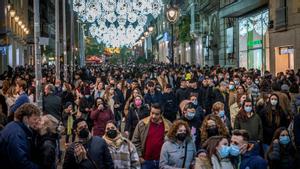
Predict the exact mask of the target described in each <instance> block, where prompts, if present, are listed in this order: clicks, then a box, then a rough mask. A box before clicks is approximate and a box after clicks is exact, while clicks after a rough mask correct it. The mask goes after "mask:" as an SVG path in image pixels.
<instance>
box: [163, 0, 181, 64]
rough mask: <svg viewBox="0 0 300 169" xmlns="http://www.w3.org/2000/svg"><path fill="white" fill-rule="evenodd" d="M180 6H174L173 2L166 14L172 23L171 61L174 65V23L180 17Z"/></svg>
mask: <svg viewBox="0 0 300 169" xmlns="http://www.w3.org/2000/svg"><path fill="white" fill-rule="evenodd" d="M179 14H180V12H179V8H178V7H176V6H174V5H173V4H172V2H171V6H170V7H169V8H168V9H167V11H166V16H167V19H168V21H169V23H170V24H171V57H170V62H171V63H172V65H173V64H174V37H173V36H174V24H175V23H176V22H177V20H178V19H179Z"/></svg>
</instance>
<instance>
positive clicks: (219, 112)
mask: <svg viewBox="0 0 300 169" xmlns="http://www.w3.org/2000/svg"><path fill="white" fill-rule="evenodd" d="M211 111H212V113H213V114H214V115H216V116H219V117H220V119H221V120H222V122H223V123H224V125H225V126H226V128H227V130H228V131H230V130H231V125H230V120H229V119H228V118H227V116H226V114H225V110H224V104H223V103H222V102H216V103H214V104H213V106H212V110H211Z"/></svg>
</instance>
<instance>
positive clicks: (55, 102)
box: [43, 94, 62, 120]
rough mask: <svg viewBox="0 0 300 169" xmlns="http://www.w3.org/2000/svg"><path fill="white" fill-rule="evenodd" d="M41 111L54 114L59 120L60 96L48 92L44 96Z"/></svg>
mask: <svg viewBox="0 0 300 169" xmlns="http://www.w3.org/2000/svg"><path fill="white" fill-rule="evenodd" d="M43 112H44V113H45V114H50V115H52V116H54V117H55V118H56V119H58V120H61V117H62V115H61V113H62V106H61V98H60V97H58V96H56V95H54V94H49V95H47V96H46V97H44V99H43Z"/></svg>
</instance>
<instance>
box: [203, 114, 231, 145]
mask: <svg viewBox="0 0 300 169" xmlns="http://www.w3.org/2000/svg"><path fill="white" fill-rule="evenodd" d="M208 120H213V121H215V122H216V126H217V128H218V131H219V135H222V136H228V130H227V128H226V126H225V124H224V123H223V122H222V120H221V118H220V117H219V116H216V115H214V114H209V115H207V116H206V117H205V118H204V120H203V123H202V126H201V128H200V132H201V142H202V143H203V142H204V141H206V140H207V139H208V134H207V129H208V126H207V122H208Z"/></svg>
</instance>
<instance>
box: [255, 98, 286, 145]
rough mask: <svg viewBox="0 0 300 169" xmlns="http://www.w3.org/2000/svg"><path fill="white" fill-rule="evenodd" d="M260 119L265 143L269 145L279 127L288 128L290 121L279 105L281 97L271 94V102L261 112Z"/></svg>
mask: <svg viewBox="0 0 300 169" xmlns="http://www.w3.org/2000/svg"><path fill="white" fill-rule="evenodd" d="M260 118H261V121H262V124H264V125H263V134H264V143H265V144H267V145H269V144H270V143H271V141H272V137H273V135H274V132H275V130H276V129H277V128H279V127H287V126H288V120H287V118H286V115H285V113H284V111H283V110H282V108H281V106H280V105H279V97H278V96H277V95H276V94H271V96H270V97H269V102H268V103H267V104H266V106H265V108H264V109H263V110H262V111H261V112H260Z"/></svg>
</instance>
